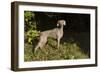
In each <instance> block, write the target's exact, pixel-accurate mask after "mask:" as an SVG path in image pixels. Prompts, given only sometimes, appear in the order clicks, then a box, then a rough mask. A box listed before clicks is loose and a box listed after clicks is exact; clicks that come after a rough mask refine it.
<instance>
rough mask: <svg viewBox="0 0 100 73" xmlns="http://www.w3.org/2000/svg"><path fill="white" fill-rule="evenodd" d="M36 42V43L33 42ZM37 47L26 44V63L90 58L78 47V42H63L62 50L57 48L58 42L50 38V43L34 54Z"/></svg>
mask: <svg viewBox="0 0 100 73" xmlns="http://www.w3.org/2000/svg"><path fill="white" fill-rule="evenodd" d="M33 42H35V41H33ZM35 46H36V45H35V44H33V45H31V44H28V43H25V46H24V48H25V50H24V60H25V61H42V60H43V61H47V60H68V59H86V58H89V57H88V55H87V54H86V53H84V52H83V51H82V49H81V48H80V47H79V46H78V45H77V43H76V42H73V43H72V42H71V40H69V41H67V42H63V43H61V44H60V48H59V49H58V48H57V42H56V40H54V39H52V38H49V39H48V43H47V44H46V45H45V46H44V47H43V48H42V49H38V50H37V52H36V53H33V51H34V47H35Z"/></svg>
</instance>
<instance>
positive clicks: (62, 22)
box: [57, 20, 66, 26]
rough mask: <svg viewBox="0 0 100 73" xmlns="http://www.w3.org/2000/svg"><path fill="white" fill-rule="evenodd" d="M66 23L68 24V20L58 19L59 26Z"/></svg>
mask: <svg viewBox="0 0 100 73" xmlns="http://www.w3.org/2000/svg"><path fill="white" fill-rule="evenodd" d="M64 25H66V21H65V20H58V22H57V26H64Z"/></svg>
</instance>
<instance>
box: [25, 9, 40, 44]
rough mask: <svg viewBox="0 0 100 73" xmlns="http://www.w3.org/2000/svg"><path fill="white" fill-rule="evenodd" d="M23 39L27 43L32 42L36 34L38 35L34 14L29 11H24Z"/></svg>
mask: <svg viewBox="0 0 100 73" xmlns="http://www.w3.org/2000/svg"><path fill="white" fill-rule="evenodd" d="M24 18H25V34H24V35H25V40H27V43H29V44H32V40H34V39H35V38H36V37H37V36H39V31H37V30H36V22H35V14H34V13H33V12H31V11H25V13H24Z"/></svg>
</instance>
